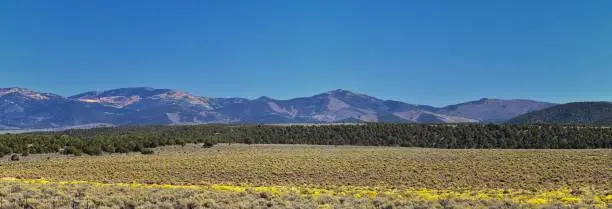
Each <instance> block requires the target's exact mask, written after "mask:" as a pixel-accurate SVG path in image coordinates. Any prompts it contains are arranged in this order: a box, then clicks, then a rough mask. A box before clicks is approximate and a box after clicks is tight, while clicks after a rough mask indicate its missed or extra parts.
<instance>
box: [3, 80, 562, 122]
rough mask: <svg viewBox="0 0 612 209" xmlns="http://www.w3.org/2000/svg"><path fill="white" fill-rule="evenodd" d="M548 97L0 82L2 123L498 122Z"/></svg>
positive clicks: (537, 105) (536, 107)
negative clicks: (51, 86)
mask: <svg viewBox="0 0 612 209" xmlns="http://www.w3.org/2000/svg"><path fill="white" fill-rule="evenodd" d="M552 105H553V104H550V103H544V102H535V101H528V100H495V99H487V100H479V101H473V102H468V103H463V104H458V105H452V106H448V107H444V108H435V107H431V106H426V105H413V104H408V103H404V102H400V101H393V100H382V99H378V98H375V97H371V96H368V95H365V94H361V93H355V92H351V91H347V90H342V89H338V90H333V91H329V92H325V93H322V94H317V95H314V96H311V97H301V98H294V99H288V100H276V99H272V98H269V97H260V98H257V99H253V100H250V99H244V98H212V97H202V96H195V95H192V94H190V93H187V92H183V91H177V90H171V89H154V88H148V87H138V88H120V89H114V90H109V91H95V92H86V93H82V94H78V95H75V96H71V97H68V98H64V97H61V96H59V95H55V94H47V93H39V92H34V91H31V90H28V89H24V88H5V89H0V129H9V128H17V129H26V128H28V129H29V128H53V127H64V126H75V125H83V124H94V123H102V124H116V125H127V124H195V123H331V122H347V121H349V122H406V123H408V122H409V123H465V122H500V121H505V120H508V119H509V118H512V117H516V116H518V115H520V114H523V113H526V112H531V111H534V110H539V109H541V108H545V107H550V106H552Z"/></svg>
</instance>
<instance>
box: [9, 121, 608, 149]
mask: <svg viewBox="0 0 612 209" xmlns="http://www.w3.org/2000/svg"><path fill="white" fill-rule="evenodd" d="M221 142H224V143H247V144H251V143H266V144H320V145H367V146H404V147H430V148H459V149H463V148H528V149H548V148H552V149H556V148H567V149H574V148H580V149H583V148H612V129H610V128H606V127H585V126H553V125H544V126H525V125H492V124H489V125H479V124H459V125H416V124H365V125H330V126H262V125H245V126H228V125H198V126H146V127H122V128H97V129H89V130H68V131H64V132H55V133H29V134H4V135H0V155H7V154H11V153H26V154H29V153H53V152H62V153H64V154H75V155H80V154H81V153H86V154H89V155H99V154H102V153H104V152H106V153H116V152H118V153H125V152H131V151H135V152H142V151H145V150H146V149H147V148H153V147H157V146H163V145H184V144H186V143H205V144H206V146H211V145H213V144H215V143H221Z"/></svg>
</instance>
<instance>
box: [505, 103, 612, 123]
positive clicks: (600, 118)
mask: <svg viewBox="0 0 612 209" xmlns="http://www.w3.org/2000/svg"><path fill="white" fill-rule="evenodd" d="M508 123H511V124H596V125H612V103H610V102H574V103H568V104H562V105H557V106H554V107H550V108H546V109H542V110H538V111H535V112H531V113H527V114H524V115H521V116H518V117H516V118H514V119H512V120H510V121H508Z"/></svg>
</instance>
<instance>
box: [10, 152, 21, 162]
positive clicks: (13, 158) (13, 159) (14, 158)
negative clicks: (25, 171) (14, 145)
mask: <svg viewBox="0 0 612 209" xmlns="http://www.w3.org/2000/svg"><path fill="white" fill-rule="evenodd" d="M11 161H19V155H16V154H15V155H12V156H11Z"/></svg>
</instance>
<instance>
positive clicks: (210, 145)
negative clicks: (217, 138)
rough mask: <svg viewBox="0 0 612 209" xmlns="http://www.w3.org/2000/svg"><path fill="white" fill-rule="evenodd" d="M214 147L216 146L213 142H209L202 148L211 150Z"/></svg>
mask: <svg viewBox="0 0 612 209" xmlns="http://www.w3.org/2000/svg"><path fill="white" fill-rule="evenodd" d="M213 146H215V144H213V143H212V142H208V141H207V142H204V145H202V147H204V148H211V147H213Z"/></svg>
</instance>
